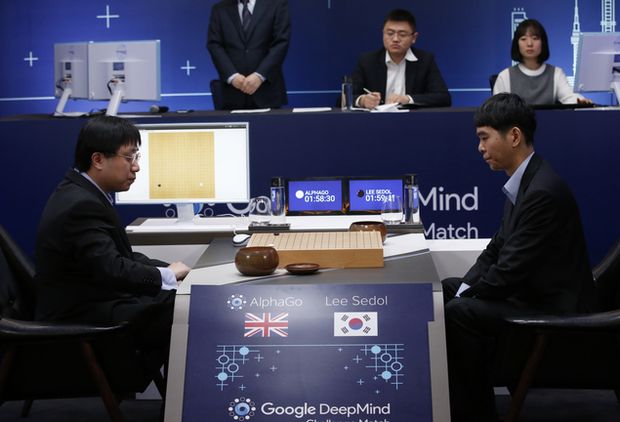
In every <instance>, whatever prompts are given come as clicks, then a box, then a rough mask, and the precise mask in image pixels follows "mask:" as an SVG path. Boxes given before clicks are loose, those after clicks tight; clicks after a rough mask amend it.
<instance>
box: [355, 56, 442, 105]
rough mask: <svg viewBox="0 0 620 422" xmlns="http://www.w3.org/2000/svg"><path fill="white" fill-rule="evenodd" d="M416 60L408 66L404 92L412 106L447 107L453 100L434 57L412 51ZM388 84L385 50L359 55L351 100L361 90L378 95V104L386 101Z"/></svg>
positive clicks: (359, 93) (361, 92)
mask: <svg viewBox="0 0 620 422" xmlns="http://www.w3.org/2000/svg"><path fill="white" fill-rule="evenodd" d="M411 51H413V54H415V56H416V57H417V58H418V60H417V61H415V62H407V65H406V68H405V75H406V76H405V92H406V94H407V95H410V96H411V98H413V102H414V103H415V104H417V105H419V106H426V107H449V106H450V105H451V104H452V98H451V96H450V93H449V92H448V87H447V86H446V83H445V82H444V80H443V78H442V77H441V72H439V67H438V66H437V63H436V62H435V57H434V56H433V54H432V53H429V52H428V51H424V50H420V49H418V48H413V47H412V48H411ZM386 83H387V66H386V65H385V49H384V48H382V49H380V50H377V51H373V52H370V53H365V54H362V55H361V56H360V58H359V60H358V62H357V68H356V69H355V71H354V72H353V96H354V98H356V99H357V97H358V96H360V95H362V94H364V88H366V89H369V90H370V91H373V92H375V91H376V92H380V93H381V102H382V103H383V102H384V101H385V86H386Z"/></svg>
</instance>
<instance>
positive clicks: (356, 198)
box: [348, 177, 403, 214]
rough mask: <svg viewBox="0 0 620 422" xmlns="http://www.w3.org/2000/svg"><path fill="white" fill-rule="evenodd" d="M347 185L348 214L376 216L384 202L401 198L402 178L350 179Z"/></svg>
mask: <svg viewBox="0 0 620 422" xmlns="http://www.w3.org/2000/svg"><path fill="white" fill-rule="evenodd" d="M348 183H349V189H348V193H349V198H348V202H349V204H348V205H349V214H378V213H380V212H381V208H382V206H383V203H384V202H385V201H389V200H394V198H395V197H396V196H400V197H401V199H402V198H403V178H402V177H392V178H386V177H351V178H349V179H348Z"/></svg>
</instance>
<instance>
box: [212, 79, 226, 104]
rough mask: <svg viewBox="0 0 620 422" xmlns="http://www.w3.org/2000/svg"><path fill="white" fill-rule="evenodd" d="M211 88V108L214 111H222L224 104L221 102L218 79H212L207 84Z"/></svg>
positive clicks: (220, 87) (220, 84)
mask: <svg viewBox="0 0 620 422" xmlns="http://www.w3.org/2000/svg"><path fill="white" fill-rule="evenodd" d="M209 87H210V88H211V99H212V100H213V108H214V109H215V110H223V109H224V103H223V102H222V81H220V80H219V79H212V80H211V82H209Z"/></svg>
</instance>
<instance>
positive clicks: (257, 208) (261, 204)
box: [250, 196, 271, 226]
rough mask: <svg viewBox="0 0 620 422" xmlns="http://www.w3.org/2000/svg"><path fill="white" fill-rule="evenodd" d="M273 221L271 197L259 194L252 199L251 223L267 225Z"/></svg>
mask: <svg viewBox="0 0 620 422" xmlns="http://www.w3.org/2000/svg"><path fill="white" fill-rule="evenodd" d="M270 221H271V199H270V198H267V197H266V196H258V197H256V198H252V199H250V224H253V225H255V226H265V225H267V224H269V222H270Z"/></svg>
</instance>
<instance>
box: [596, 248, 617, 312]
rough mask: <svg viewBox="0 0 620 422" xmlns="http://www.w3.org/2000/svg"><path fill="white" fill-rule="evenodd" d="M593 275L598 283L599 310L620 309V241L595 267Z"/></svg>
mask: <svg viewBox="0 0 620 422" xmlns="http://www.w3.org/2000/svg"><path fill="white" fill-rule="evenodd" d="M592 275H593V276H594V280H595V281H596V296H597V297H596V298H597V301H598V309H597V310H598V311H603V312H604V311H610V310H612V309H620V240H618V241H616V244H615V245H614V246H613V247H612V248H611V250H610V251H609V252H608V253H607V255H606V256H605V258H603V259H602V260H601V262H600V263H599V264H598V265H597V266H596V267H594V269H593V270H592Z"/></svg>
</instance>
